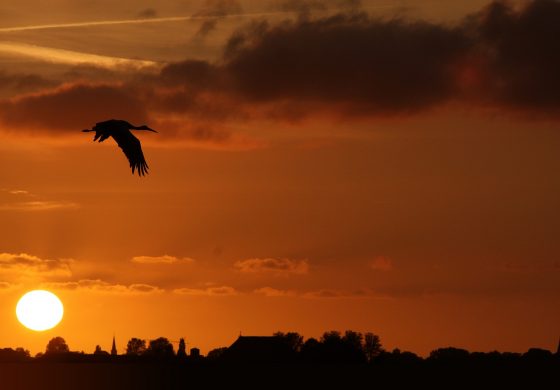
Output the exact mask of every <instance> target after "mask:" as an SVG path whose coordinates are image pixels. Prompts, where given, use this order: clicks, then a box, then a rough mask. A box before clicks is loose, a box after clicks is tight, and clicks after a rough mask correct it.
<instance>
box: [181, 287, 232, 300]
mask: <svg viewBox="0 0 560 390" xmlns="http://www.w3.org/2000/svg"><path fill="white" fill-rule="evenodd" d="M173 292H174V293H175V294H180V295H193V296H212V297H223V296H232V295H238V294H239V292H238V291H237V290H236V289H235V288H233V287H230V286H211V287H206V288H187V287H183V288H176V289H175V290H173Z"/></svg>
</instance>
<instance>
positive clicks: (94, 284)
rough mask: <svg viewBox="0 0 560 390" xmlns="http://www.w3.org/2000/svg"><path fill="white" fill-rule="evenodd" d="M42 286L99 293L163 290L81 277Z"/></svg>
mask: <svg viewBox="0 0 560 390" xmlns="http://www.w3.org/2000/svg"><path fill="white" fill-rule="evenodd" d="M44 286H45V287H49V288H52V289H62V290H77V291H85V292H91V293H101V294H123V295H144V294H160V293H162V292H163V289H161V288H159V287H157V286H153V285H150V284H142V283H134V284H129V285H124V284H114V283H109V282H105V281H103V280H100V279H82V280H78V281H70V282H56V283H46V284H44Z"/></svg>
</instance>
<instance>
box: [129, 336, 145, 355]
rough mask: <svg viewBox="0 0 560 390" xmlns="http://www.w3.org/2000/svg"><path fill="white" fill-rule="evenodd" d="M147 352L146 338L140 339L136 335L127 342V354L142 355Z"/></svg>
mask: <svg viewBox="0 0 560 390" xmlns="http://www.w3.org/2000/svg"><path fill="white" fill-rule="evenodd" d="M144 352H146V340H142V339H138V338H136V337H133V338H131V339H130V340H128V343H127V344H126V354H127V355H136V356H140V355H142V354H144Z"/></svg>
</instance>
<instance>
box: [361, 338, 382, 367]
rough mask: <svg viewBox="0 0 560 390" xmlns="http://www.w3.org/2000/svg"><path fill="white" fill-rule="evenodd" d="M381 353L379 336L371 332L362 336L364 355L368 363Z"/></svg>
mask: <svg viewBox="0 0 560 390" xmlns="http://www.w3.org/2000/svg"><path fill="white" fill-rule="evenodd" d="M381 351H383V348H382V347H381V340H380V339H379V336H378V335H376V334H373V333H371V332H368V333H366V334H365V335H364V353H365V354H366V358H367V360H368V362H371V361H372V360H373V358H374V357H376V356H378V355H379V354H380V353H381Z"/></svg>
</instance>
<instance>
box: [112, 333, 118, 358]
mask: <svg viewBox="0 0 560 390" xmlns="http://www.w3.org/2000/svg"><path fill="white" fill-rule="evenodd" d="M111 355H112V356H116V355H117V345H116V343H115V335H113V346H112V347H111Z"/></svg>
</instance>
